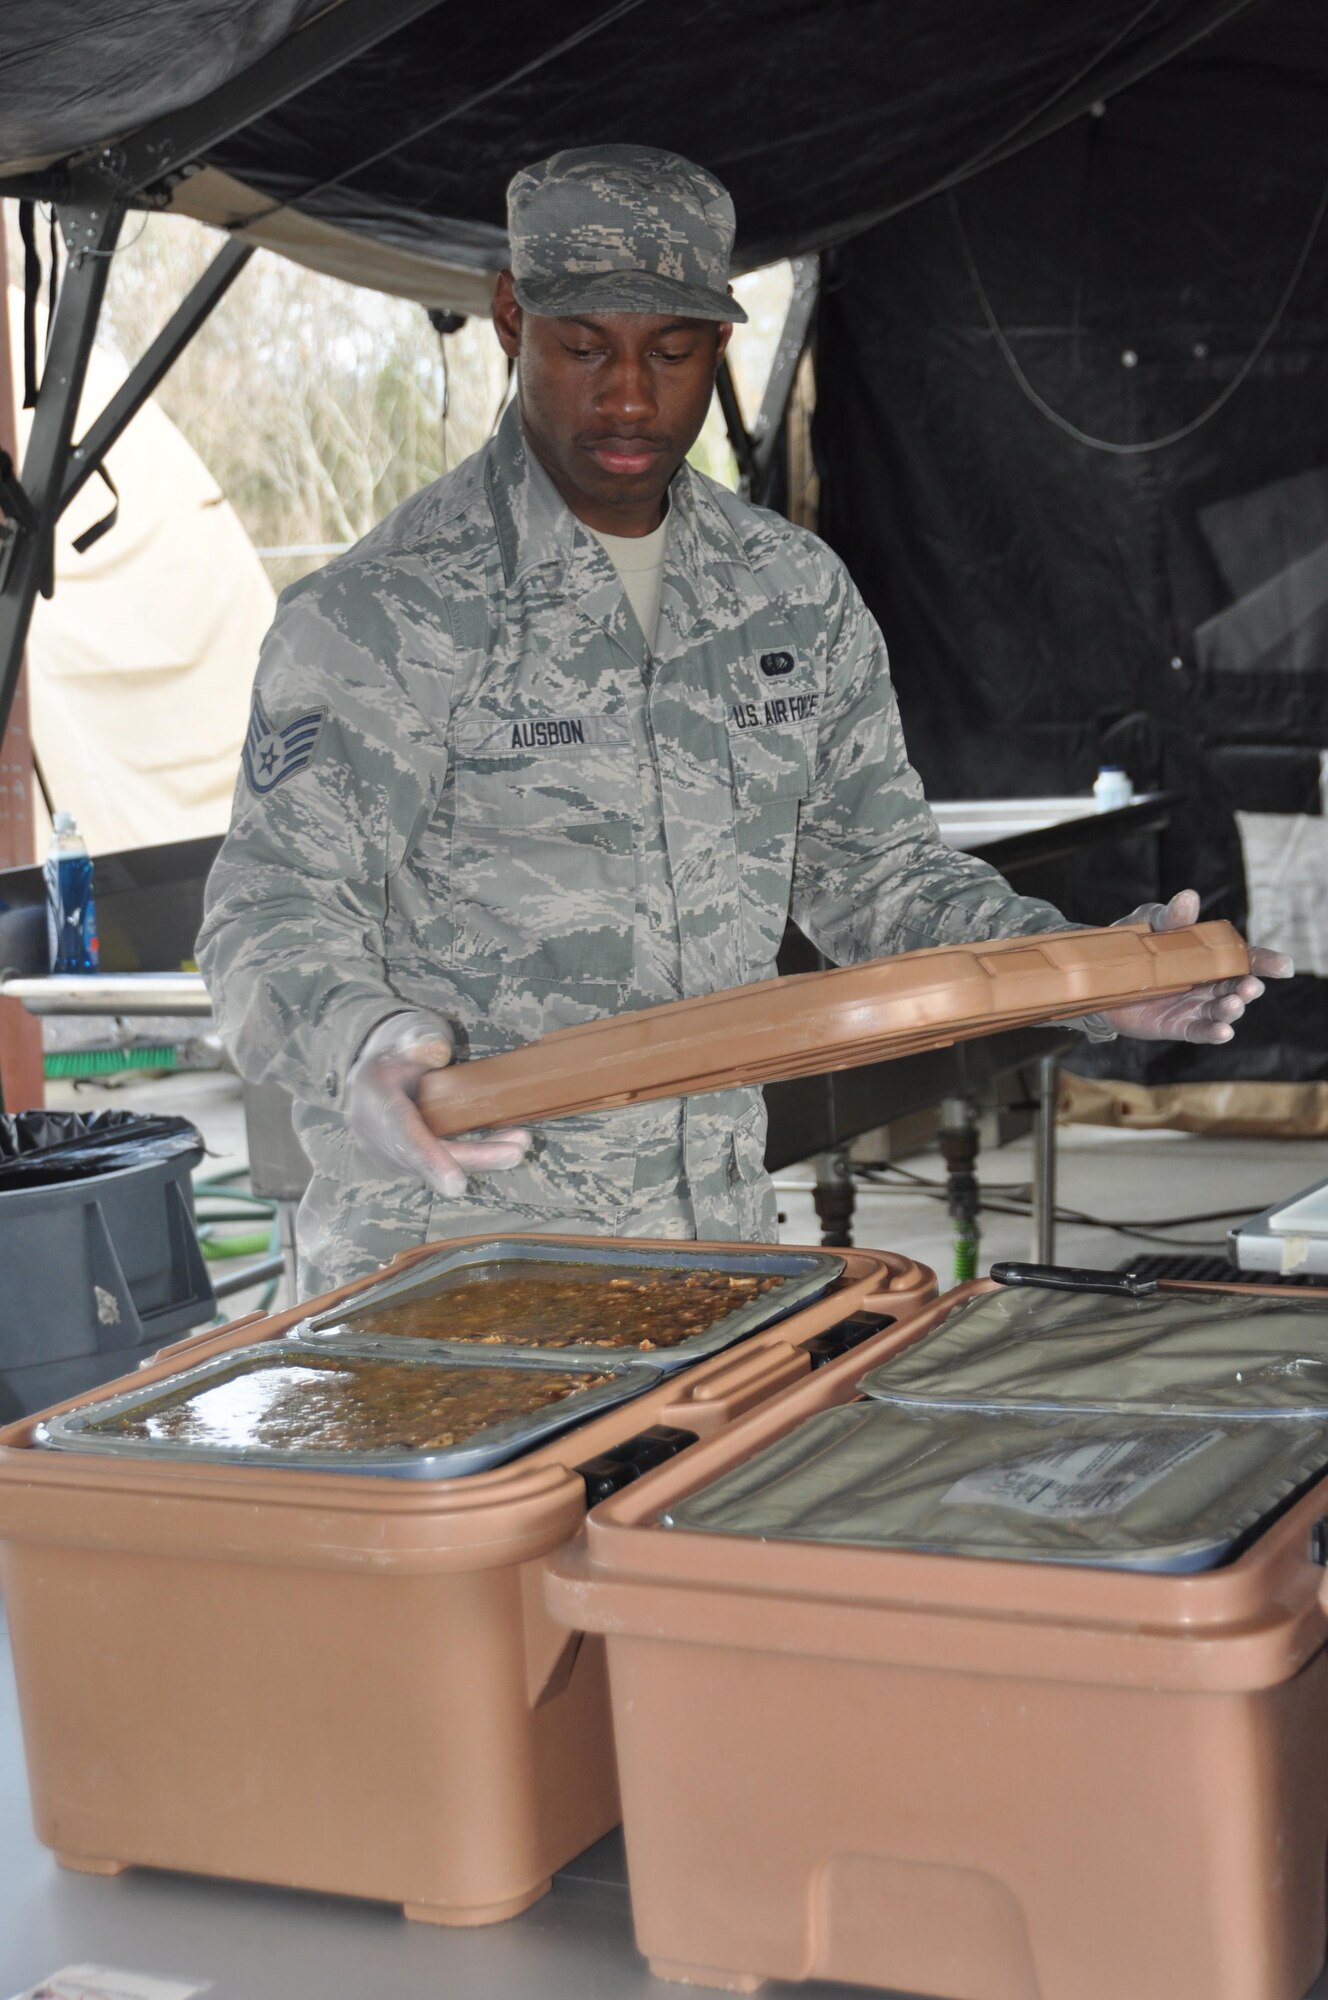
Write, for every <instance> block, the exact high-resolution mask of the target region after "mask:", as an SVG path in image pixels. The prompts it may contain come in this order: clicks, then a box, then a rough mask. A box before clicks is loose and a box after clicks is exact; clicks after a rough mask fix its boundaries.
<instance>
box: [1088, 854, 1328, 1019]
mask: <svg viewBox="0 0 1328 2000" xmlns="http://www.w3.org/2000/svg"><path fill="white" fill-rule="evenodd" d="M1198 921H1199V892H1198V890H1197V889H1182V890H1181V891H1180V893H1179V894H1178V895H1175V896H1173V897H1172V899H1171V901H1170V902H1169V903H1143V904H1141V905H1140V907H1139V908H1138V909H1137V910H1132V911H1131V912H1130V914H1129V916H1128V917H1120V918H1118V919H1117V922H1119V923H1122V924H1145V923H1146V924H1147V925H1148V926H1149V928H1150V929H1151V930H1155V931H1179V930H1184V929H1185V928H1186V927H1187V926H1188V925H1190V924H1195V923H1198ZM1250 968H1251V969H1250V971H1249V972H1247V973H1246V974H1245V975H1244V977H1243V978H1240V979H1215V980H1210V981H1209V982H1208V983H1207V984H1206V985H1203V986H1191V987H1190V989H1189V991H1188V992H1186V993H1169V994H1159V995H1158V996H1157V998H1155V999H1152V1000H1136V1001H1135V1002H1134V1003H1133V1004H1132V1005H1131V1006H1128V1007H1112V1008H1110V1009H1108V1010H1107V1011H1106V1012H1105V1013H1102V1014H1097V1015H1094V1016H1093V1017H1092V1018H1093V1019H1094V1020H1095V1021H1101V1022H1103V1023H1104V1024H1105V1025H1106V1026H1107V1027H1109V1028H1114V1029H1115V1030H1116V1033H1117V1034H1119V1035H1133V1036H1134V1037H1135V1038H1136V1039H1137V1040H1139V1041H1144V1042H1229V1041H1230V1040H1231V1037H1232V1035H1233V1034H1234V1033H1235V1027H1234V1025H1233V1024H1234V1023H1235V1022H1236V1021H1238V1020H1239V1019H1240V1017H1241V1015H1242V1014H1243V1013H1244V1012H1245V1009H1246V1008H1247V1007H1248V1006H1249V1004H1250V1002H1251V1001H1252V1000H1257V999H1258V998H1259V995H1260V994H1261V993H1262V992H1263V982H1264V980H1265V979H1290V977H1291V975H1292V973H1293V972H1294V971H1295V967H1294V966H1293V965H1292V963H1291V960H1290V959H1289V958H1288V957H1287V956H1286V954H1285V952H1280V951H1264V950H1263V949H1262V948H1261V947H1260V946H1257V945H1256V946H1254V947H1253V948H1252V949H1251V951H1250Z"/></svg>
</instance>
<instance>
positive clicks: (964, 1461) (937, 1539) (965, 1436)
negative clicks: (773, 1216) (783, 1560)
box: [663, 1402, 1328, 1571]
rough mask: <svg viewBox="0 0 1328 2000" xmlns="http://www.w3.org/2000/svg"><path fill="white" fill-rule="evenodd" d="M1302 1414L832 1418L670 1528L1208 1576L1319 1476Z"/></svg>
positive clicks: (886, 1413)
mask: <svg viewBox="0 0 1328 2000" xmlns="http://www.w3.org/2000/svg"><path fill="white" fill-rule="evenodd" d="M1325 1460H1328V1427H1325V1426H1324V1425H1323V1424H1321V1423H1318V1422H1315V1421H1312V1420H1309V1419H1305V1418H1300V1419H1294V1418H1293V1419H1288V1420H1287V1421H1286V1422H1285V1423H1281V1424H1247V1423H1241V1422H1239V1421H1232V1420H1229V1419H1219V1418H1213V1417H1205V1418H1183V1417H1150V1416H1143V1415H1139V1414H1137V1413H1134V1412H1130V1413H1126V1414H1118V1415H1116V1416H1100V1415H1093V1416H1068V1417H1067V1416H1064V1415H1060V1414H1057V1415H1055V1416H1051V1415H1047V1414H1042V1413H1037V1414H1034V1413H1027V1412H1022V1411H1020V1412H1013V1413H1004V1412H974V1411H971V1410H965V1411H958V1410H933V1411H905V1410H901V1409H899V1408H896V1407H894V1406H892V1405H889V1404H884V1403H873V1402H859V1403H849V1404H846V1405H843V1406H841V1407H839V1408H837V1409H831V1410H822V1411H821V1412H820V1413H819V1414H818V1415H816V1416H814V1417H810V1418H809V1419H808V1420H807V1422H806V1423H804V1424H801V1425H799V1426H798V1428H797V1429H796V1430H793V1431H790V1432H789V1433H788V1434H787V1436H785V1437H782V1438H780V1439H779V1441H778V1442H777V1443H775V1444H773V1445H771V1446H769V1447H768V1448H767V1449H766V1450H765V1451H763V1452H760V1453H758V1454H757V1455H756V1457H754V1458H752V1459H749V1460H748V1462H747V1463H746V1464H745V1465H740V1466H737V1467H735V1468H734V1469H733V1470H732V1471H730V1472H727V1473H725V1474H723V1475H722V1477H720V1478H719V1479H717V1480H715V1481H714V1483H713V1484H712V1485H710V1486H707V1487H704V1488H702V1489H701V1491H699V1492H697V1493H693V1494H691V1495H689V1496H688V1497H687V1498H686V1499H684V1500H682V1501H680V1502H679V1503H678V1504H677V1505H676V1506H675V1507H673V1508H672V1509H671V1510H670V1512H669V1513H668V1514H666V1515H665V1516H664V1517H663V1519H664V1525H665V1526H667V1527H670V1528H680V1529H686V1530H688V1531H689V1532H698V1531H699V1532H704V1533H711V1534H721V1535H747V1536H755V1537H757V1538H759V1539H760V1540H762V1541H800V1542H832V1543H838V1544H858V1545H861V1546H863V1547H867V1548H880V1549H899V1550H915V1551H928V1552H930V1553H940V1554H947V1555H962V1556H994V1557H1000V1558H1003V1559H1005V1560H1007V1561H1013V1562H1056V1563H1087V1564H1091V1565H1094V1566H1096V1567H1105V1568H1117V1569H1144V1570H1161V1571H1184V1570H1200V1569H1211V1568H1213V1567H1215V1566H1216V1565H1217V1564H1218V1563H1221V1562H1223V1561H1225V1560H1226V1559H1227V1558H1228V1557H1229V1556H1231V1555H1233V1554H1235V1553H1236V1552H1237V1550H1238V1549H1239V1548H1240V1547H1241V1546H1243V1545H1244V1544H1245V1542H1246V1541H1248V1539H1249V1537H1250V1536H1251V1535H1252V1534H1253V1532H1254V1531H1255V1530H1256V1529H1257V1528H1259V1527H1260V1526H1261V1525H1263V1524H1266V1523H1267V1522H1268V1521H1269V1520H1270V1519H1271V1518H1272V1517H1273V1516H1274V1515H1275V1514H1277V1513H1278V1512H1280V1510H1281V1509H1282V1507H1283V1506H1284V1505H1285V1504H1286V1503H1287V1502H1288V1501H1289V1500H1290V1499H1292V1498H1293V1497H1294V1496H1296V1495H1297V1494H1298V1493H1299V1492H1301V1491H1302V1490H1303V1489H1304V1488H1305V1487H1306V1486H1307V1485H1308V1484H1309V1483H1311V1482H1312V1481H1313V1480H1314V1479H1315V1478H1317V1477H1318V1476H1319V1475H1320V1473H1321V1472H1322V1471H1323V1469H1324V1465H1325Z"/></svg>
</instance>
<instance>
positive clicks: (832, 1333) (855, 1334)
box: [802, 1312, 895, 1368]
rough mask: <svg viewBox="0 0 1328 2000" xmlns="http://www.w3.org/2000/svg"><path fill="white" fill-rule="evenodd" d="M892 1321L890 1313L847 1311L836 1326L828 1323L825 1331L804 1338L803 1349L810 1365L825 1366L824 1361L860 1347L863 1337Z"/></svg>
mask: <svg viewBox="0 0 1328 2000" xmlns="http://www.w3.org/2000/svg"><path fill="white" fill-rule="evenodd" d="M894 1324H895V1319H894V1315H893V1313H877V1312H855V1313H850V1314H849V1316H848V1318H847V1319H841V1320H840V1322H839V1324H838V1326H828V1327H827V1328H826V1330H825V1332H824V1333H818V1334H814V1335H813V1337H812V1338H811V1339H810V1340H804V1342H803V1343H802V1348H803V1353H804V1354H809V1355H810V1356H811V1361H812V1367H813V1368H824V1367H825V1365H826V1363H827V1361H838V1359H839V1357H840V1355H841V1354H848V1353H850V1352H851V1351H852V1349H853V1348H855V1347H861V1345H862V1343H863V1341H864V1340H870V1339H871V1337H872V1335H873V1334H876V1333H881V1332H882V1331H883V1330H884V1329H885V1328H886V1327H887V1326H893V1325H894Z"/></svg>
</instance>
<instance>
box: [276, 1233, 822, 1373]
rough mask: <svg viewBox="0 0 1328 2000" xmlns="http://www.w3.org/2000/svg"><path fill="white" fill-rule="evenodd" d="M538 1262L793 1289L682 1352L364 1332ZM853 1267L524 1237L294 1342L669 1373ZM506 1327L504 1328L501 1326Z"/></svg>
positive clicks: (426, 1264)
mask: <svg viewBox="0 0 1328 2000" xmlns="http://www.w3.org/2000/svg"><path fill="white" fill-rule="evenodd" d="M522 1264H525V1265H530V1264H554V1265H558V1264H562V1265H567V1264H595V1265H602V1266H603V1267H604V1269H605V1270H609V1271H613V1270H622V1269H632V1270H641V1269H645V1270H661V1271H675V1270H687V1269H692V1268H696V1269H700V1270H706V1271H733V1272H742V1273H745V1274H747V1275H753V1276H757V1277H766V1276H769V1275H771V1274H773V1273H779V1272H786V1273H787V1275H788V1282H787V1284H784V1285H781V1286H780V1287H779V1289H778V1291H775V1292H766V1293H764V1294H763V1295H762V1296H761V1297H760V1298H757V1299H753V1300H752V1301H751V1302H750V1304H748V1305H744V1306H741V1307H739V1309H738V1310H737V1311H736V1312H731V1313H726V1314H725V1315H724V1317H723V1318H722V1319H718V1320H716V1321H715V1323H714V1324H713V1326H709V1327H707V1328H706V1330H705V1332H704V1333H695V1334H690V1335H689V1336H688V1337H687V1339H685V1340H680V1341H678V1342H677V1344H676V1345H675V1346H673V1347H652V1348H647V1349H642V1348H634V1347H631V1346H625V1347H597V1346H593V1345H591V1344H589V1343H585V1344H575V1345H569V1346H566V1347H538V1346H535V1345H534V1344H533V1343H530V1344H528V1343H524V1342H523V1343H522V1344H521V1345H520V1346H516V1345H513V1346H511V1347H510V1348H504V1347H502V1346H501V1344H499V1343H494V1344H493V1345H489V1344H488V1343H484V1344H482V1345H481V1344H480V1343H477V1342H475V1341H461V1340H457V1341H448V1340H438V1341H433V1340H429V1339H426V1338H425V1337H423V1336H421V1335H418V1334H386V1333H364V1334H361V1333H357V1332H356V1330H355V1322H356V1320H357V1319H359V1318H360V1317H362V1316H363V1315H364V1314H365V1313H368V1312H376V1311H378V1310H379V1309H380V1308H381V1307H383V1306H389V1305H391V1306H394V1305H401V1304H403V1303H405V1302H406V1301H407V1300H409V1299H417V1298H427V1297H428V1296H429V1295H430V1293H431V1292H432V1291H434V1290H435V1289H439V1290H442V1289H449V1290H450V1289H452V1287H450V1286H447V1284H446V1280H447V1279H448V1278H450V1277H452V1276H453V1275H454V1274H457V1273H460V1274H462V1275H461V1277H460V1280H459V1282H458V1284H457V1285H456V1287H455V1289H457V1290H460V1289H461V1288H462V1286H468V1285H471V1284H482V1283H483V1282H484V1281H485V1279H486V1278H488V1279H492V1278H493V1277H495V1276H496V1275H498V1274H502V1275H507V1274H508V1273H507V1271H506V1270H504V1267H511V1266H513V1265H517V1266H519V1265H522ZM843 1272H844V1260H843V1258H842V1257H837V1256H835V1255H834V1254H833V1253H831V1252H827V1251H821V1250H781V1249H778V1248H765V1247H762V1248H745V1247H739V1248H735V1249H733V1250H698V1249H696V1248H695V1247H694V1246H690V1245H687V1244H660V1246H659V1247H658V1248H657V1249H650V1250H643V1249H641V1248H639V1247H638V1246H635V1245H631V1246H629V1245H626V1244H623V1245H619V1244H615V1243H613V1242H606V1243H604V1244H603V1245H598V1244H596V1245H593V1246H592V1245H590V1244H586V1243H566V1244H563V1243H549V1242H533V1241H530V1240H528V1239H524V1238H522V1237H519V1236H513V1237H501V1236H499V1237H495V1238H494V1239H493V1240H492V1241H491V1242H489V1243H471V1244H468V1245H466V1246H465V1248H463V1249H457V1250H442V1251H440V1252H439V1253H438V1256H437V1257H436V1258H435V1257H431V1258H428V1259H426V1260H424V1261H423V1262H421V1263H418V1264H414V1265H412V1266H411V1268H410V1269H409V1270H408V1271H405V1272H403V1273H402V1274H401V1275H400V1276H399V1277H396V1278H389V1279H385V1280H384V1281H383V1283H382V1285H381V1286H374V1287H371V1288H370V1289H369V1290H368V1291H364V1292H359V1293H357V1294H356V1296H355V1299H354V1303H353V1309H351V1310H349V1311H348V1310H347V1309H346V1308H345V1307H338V1308H337V1309H336V1310H335V1311H334V1312H328V1313H321V1314H320V1315H319V1316H318V1317H317V1318H316V1319H310V1320H306V1321H303V1322H302V1323H301V1325H300V1326H299V1327H298V1328H297V1329H296V1331H295V1335H294V1338H295V1339H297V1340H299V1339H308V1340H309V1341H310V1342H314V1341H318V1342H326V1341H328V1340H330V1339H337V1340H342V1339H350V1340H355V1341H357V1342H359V1343H361V1344H363V1345H371V1346H373V1347H374V1349H375V1350H376V1351H379V1352H381V1353H384V1354H386V1353H392V1354H401V1353H409V1354H420V1353H423V1354H433V1353H437V1352H439V1351H440V1350H443V1349H446V1350H449V1351H454V1352H455V1351H461V1350H464V1351H465V1352H468V1353H472V1354H482V1355H484V1356H486V1357H488V1358H492V1357H494V1356H496V1355H497V1354H499V1353H500V1352H508V1353H512V1354H530V1355H536V1356H540V1357H542V1358H543V1359H544V1360H545V1361H546V1362H547V1361H548V1360H549V1359H550V1358H552V1357H555V1356H556V1357H557V1358H558V1359H565V1358H571V1359H575V1360H578V1361H594V1362H597V1363H599V1364H600V1366H603V1364H604V1362H605V1361H606V1360H609V1359H611V1358H613V1357H614V1356H618V1357H621V1358H629V1357H636V1358H637V1359H640V1360H644V1361H646V1362H647V1363H648V1365H649V1366H650V1367H652V1368H657V1369H659V1370H660V1371H661V1372H663V1373H665V1374H670V1373H672V1372H674V1371H675V1370H677V1369H679V1368H687V1367H690V1366H691V1365H692V1364H693V1363H694V1362H697V1361H703V1360H705V1359H706V1358H707V1357H708V1356H709V1355H711V1354H717V1353H718V1352H719V1351H720V1350H721V1349H722V1348H725V1347H731V1346H732V1345H733V1344H734V1342H735V1341H739V1340H744V1339H745V1338H746V1337H747V1335H748V1334H751V1333H756V1332H758V1331H759V1330H760V1329H761V1328H763V1327H767V1326H772V1325H774V1324H775V1322H776V1321H778V1320H781V1319H787V1318H788V1317H789V1315H790V1314H791V1313H795V1312H798V1311H800V1310H801V1308H802V1307H803V1306H806V1305H809V1304H810V1303H811V1302H812V1300H813V1299H818V1298H820V1297H821V1296H822V1294H823V1293H825V1292H828V1291H829V1289H830V1287H831V1286H832V1285H833V1284H834V1283H835V1282H836V1280H837V1279H838V1278H840V1277H842V1275H843ZM495 1330H497V1329H495Z"/></svg>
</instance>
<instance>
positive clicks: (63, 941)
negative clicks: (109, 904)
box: [46, 812, 97, 972]
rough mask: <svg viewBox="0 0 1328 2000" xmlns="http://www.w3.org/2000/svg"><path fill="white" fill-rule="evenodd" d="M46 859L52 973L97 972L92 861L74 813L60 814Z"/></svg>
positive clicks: (56, 816)
mask: <svg viewBox="0 0 1328 2000" xmlns="http://www.w3.org/2000/svg"><path fill="white" fill-rule="evenodd" d="M51 824H52V827H53V828H54V831H53V832H52V834H51V845H50V849H49V851H48V853H47V856H46V933H47V936H48V938H49V939H50V945H51V971H52V972H95V971H96V970H97V906H96V903H95V902H94V900H93V895H92V861H91V858H90V856H89V854H88V850H87V847H86V845H85V844H84V840H83V836H82V834H81V833H80V832H79V830H78V828H77V826H76V825H75V824H74V815H73V813H71V812H57V813H55V814H53V816H52V820H51Z"/></svg>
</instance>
